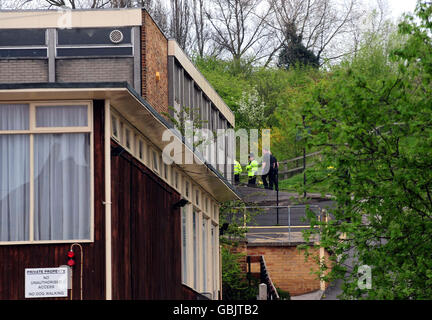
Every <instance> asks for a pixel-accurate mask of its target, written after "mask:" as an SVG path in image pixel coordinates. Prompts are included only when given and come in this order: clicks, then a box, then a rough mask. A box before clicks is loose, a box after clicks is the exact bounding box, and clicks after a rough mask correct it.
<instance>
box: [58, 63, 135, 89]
mask: <svg viewBox="0 0 432 320" xmlns="http://www.w3.org/2000/svg"><path fill="white" fill-rule="evenodd" d="M56 81H57V82H121V81H127V82H128V83H129V84H130V85H131V86H132V87H133V58H96V59H88V58H86V59H62V60H57V61H56Z"/></svg>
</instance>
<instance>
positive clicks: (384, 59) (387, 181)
mask: <svg viewBox="0 0 432 320" xmlns="http://www.w3.org/2000/svg"><path fill="white" fill-rule="evenodd" d="M416 15H417V16H416V17H406V19H405V21H404V22H403V23H401V24H400V26H399V32H400V34H399V40H398V41H396V42H394V44H395V45H396V48H393V50H391V45H390V46H387V47H386V48H383V46H381V45H379V44H376V45H373V44H370V45H369V46H368V48H364V49H363V50H362V51H360V52H359V54H358V55H357V57H356V58H355V59H354V60H353V61H350V62H347V63H344V64H343V65H342V66H340V67H337V68H335V69H334V70H332V73H331V77H330V80H328V81H327V80H326V81H322V82H320V83H319V85H317V88H316V90H314V91H313V99H311V101H309V103H308V104H307V106H306V107H305V111H306V112H307V114H308V117H307V120H308V121H309V123H311V125H312V127H313V129H314V130H315V133H311V135H310V139H309V141H311V143H313V144H314V145H315V146H318V147H320V148H322V150H323V155H324V157H323V161H322V163H321V167H320V168H317V170H324V169H325V168H326V167H328V166H333V167H334V170H333V171H332V173H331V174H329V175H328V178H327V179H328V184H329V188H330V189H331V190H330V192H331V193H332V194H333V195H334V197H335V201H336V204H337V206H336V208H335V209H334V210H332V211H331V213H332V216H333V217H332V219H331V220H330V221H329V222H327V223H325V222H322V221H321V222H320V221H317V220H315V218H314V217H313V216H312V215H311V216H310V217H309V219H310V221H311V225H312V226H317V225H319V226H320V227H321V246H323V247H325V248H326V249H327V250H329V251H330V252H332V253H333V255H332V259H331V260H332V261H331V265H323V266H322V268H321V271H325V270H328V268H330V267H332V271H331V272H330V273H329V274H328V275H327V276H325V277H324V279H326V280H332V279H338V278H339V279H343V286H342V289H343V297H344V298H350V299H352V298H353V299H431V298H432V271H431V270H432V255H431V252H432V238H431V236H430V235H431V234H432V170H431V168H432V108H431V102H432V101H431V97H432V92H431V91H432V83H431V79H432V38H431V34H432V23H431V17H432V7H431V5H430V4H420V3H419V4H418V5H417V9H416ZM402 40H403V41H402ZM390 50H391V51H390ZM389 51H390V52H389ZM312 232H313V231H308V232H306V233H305V237H306V238H308V237H309V236H310V235H311V233H312ZM349 259H352V263H351V266H350V267H347V266H346V263H347V262H348V261H349ZM362 265H368V266H370V268H371V271H372V279H371V280H372V282H371V283H372V288H371V289H362V288H361V287H359V285H358V281H359V280H361V279H360V274H359V273H358V270H359V268H360V266H362Z"/></svg>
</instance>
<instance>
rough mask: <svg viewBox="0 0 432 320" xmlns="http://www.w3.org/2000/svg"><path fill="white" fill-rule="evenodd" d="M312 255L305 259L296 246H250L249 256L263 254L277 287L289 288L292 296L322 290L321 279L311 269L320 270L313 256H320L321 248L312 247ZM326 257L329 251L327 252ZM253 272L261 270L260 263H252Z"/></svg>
mask: <svg viewBox="0 0 432 320" xmlns="http://www.w3.org/2000/svg"><path fill="white" fill-rule="evenodd" d="M309 250H310V253H311V256H310V257H309V258H308V259H307V260H305V255H304V253H303V252H302V251H299V250H297V247H296V246H257V247H256V246H248V248H247V254H248V255H249V256H255V255H262V256H264V258H265V260H266V265H267V269H268V272H269V274H270V277H271V279H272V281H273V283H274V285H275V286H276V287H279V288H281V289H283V290H287V291H288V292H289V293H290V294H291V296H296V295H301V294H305V293H308V292H313V291H316V290H320V281H319V280H318V279H317V275H316V274H313V273H311V270H314V271H316V270H318V265H317V263H316V261H315V259H314V258H313V255H314V254H315V257H318V255H319V250H316V249H312V248H310V249H309ZM325 257H326V259H327V258H328V253H327V252H326V253H325ZM251 269H252V270H251V271H252V272H259V264H252V265H251Z"/></svg>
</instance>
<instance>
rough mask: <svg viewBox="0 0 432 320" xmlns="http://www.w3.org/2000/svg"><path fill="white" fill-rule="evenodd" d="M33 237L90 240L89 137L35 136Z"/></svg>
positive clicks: (84, 134) (37, 238)
mask: <svg viewBox="0 0 432 320" xmlns="http://www.w3.org/2000/svg"><path fill="white" fill-rule="evenodd" d="M34 143H35V159H34V161H35V177H34V179H35V180H34V181H35V184H34V185H35V213H34V217H35V226H34V227H35V229H34V230H35V240H71V239H90V137H89V134H86V133H78V134H40V135H36V136H35V141H34Z"/></svg>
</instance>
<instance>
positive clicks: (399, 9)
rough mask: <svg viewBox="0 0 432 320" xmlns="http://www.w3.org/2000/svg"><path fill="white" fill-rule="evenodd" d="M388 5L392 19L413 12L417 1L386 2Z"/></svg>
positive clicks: (392, 0)
mask: <svg viewBox="0 0 432 320" xmlns="http://www.w3.org/2000/svg"><path fill="white" fill-rule="evenodd" d="M388 4H389V6H390V10H391V11H392V16H393V18H398V17H400V16H401V15H402V13H404V12H407V11H410V12H414V9H415V6H416V4H417V0H388Z"/></svg>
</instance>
